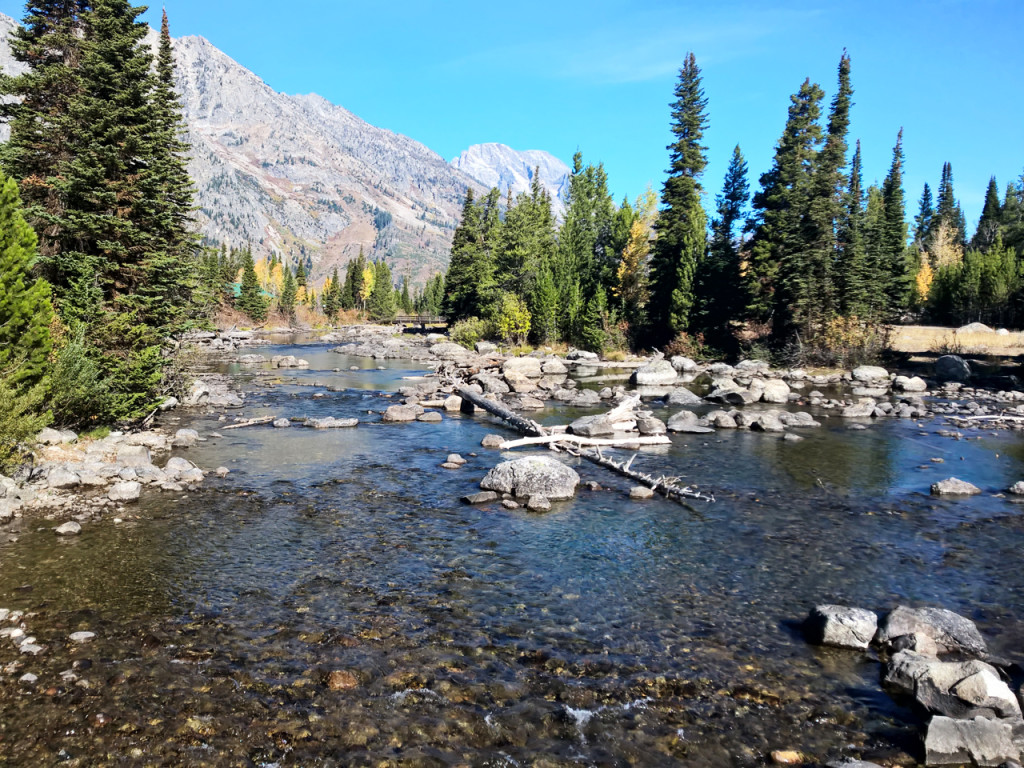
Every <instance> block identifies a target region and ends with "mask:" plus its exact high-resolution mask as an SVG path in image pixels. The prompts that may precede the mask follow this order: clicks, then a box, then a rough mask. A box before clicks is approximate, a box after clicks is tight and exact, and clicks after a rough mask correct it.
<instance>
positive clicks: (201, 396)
mask: <svg viewBox="0 0 1024 768" xmlns="http://www.w3.org/2000/svg"><path fill="white" fill-rule="evenodd" d="M209 395H210V388H209V387H208V386H207V384H206V382H205V381H200V380H196V381H193V382H192V386H191V387H189V390H188V394H187V395H185V405H186V406H189V407H194V406H196V405H201V404H202V402H203V401H204V400H205V399H206V398H208V397H209Z"/></svg>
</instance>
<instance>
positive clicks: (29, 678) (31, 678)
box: [18, 672, 39, 685]
mask: <svg viewBox="0 0 1024 768" xmlns="http://www.w3.org/2000/svg"><path fill="white" fill-rule="evenodd" d="M38 680H39V677H38V676H37V675H33V674H32V673H31V672H26V673H25V674H24V675H22V676H21V677H19V678H18V682H20V683H27V684H28V685H32V683H35V682H37V681H38Z"/></svg>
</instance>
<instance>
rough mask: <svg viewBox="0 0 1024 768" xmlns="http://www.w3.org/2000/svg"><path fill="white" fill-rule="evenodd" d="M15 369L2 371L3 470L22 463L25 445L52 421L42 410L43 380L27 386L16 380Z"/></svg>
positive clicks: (0, 440)
mask: <svg viewBox="0 0 1024 768" xmlns="http://www.w3.org/2000/svg"><path fill="white" fill-rule="evenodd" d="M14 378H15V376H14V371H12V370H11V369H8V370H6V371H3V372H0V471H4V472H6V471H9V470H11V469H12V468H14V466H15V465H16V464H17V463H18V458H19V456H20V453H21V446H22V444H23V443H25V441H26V440H28V439H29V438H31V437H32V436H34V435H36V434H38V432H39V430H41V429H42V428H43V427H45V426H46V425H47V424H49V423H50V414H49V413H39V410H40V408H41V407H42V405H43V401H44V400H45V398H46V390H45V389H44V387H43V386H42V385H40V384H37V385H36V386H34V387H31V388H30V389H27V390H26V389H24V388H21V387H19V386H18V385H17V384H15V383H14Z"/></svg>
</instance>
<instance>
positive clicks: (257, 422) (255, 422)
mask: <svg viewBox="0 0 1024 768" xmlns="http://www.w3.org/2000/svg"><path fill="white" fill-rule="evenodd" d="M275 418H277V417H276V416H267V417H266V418H260V419H249V420H248V421H240V422H238V423H237V424H231V425H229V426H227V427H221V429H224V430H228V429H243V428H245V427H258V426H260V425H261V424H273V423H274V419H275Z"/></svg>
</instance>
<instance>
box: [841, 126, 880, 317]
mask: <svg viewBox="0 0 1024 768" xmlns="http://www.w3.org/2000/svg"><path fill="white" fill-rule="evenodd" d="M862 169H863V161H862V159H861V149H860V141H859V140H858V141H857V147H856V149H855V150H854V153H853V159H852V160H851V161H850V180H849V184H848V185H847V188H846V195H845V204H844V207H845V210H844V218H843V220H842V222H841V223H840V226H839V232H838V238H839V261H838V270H837V279H836V284H837V289H838V293H839V312H840V314H841V315H842V316H843V317H846V318H858V319H861V320H865V319H866V320H870V319H872V318H871V312H870V307H871V302H870V299H869V296H870V293H871V291H872V290H874V280H875V279H876V276H875V275H873V274H871V272H870V271H869V269H868V258H867V249H866V246H865V241H864V189H863V170H862Z"/></svg>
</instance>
